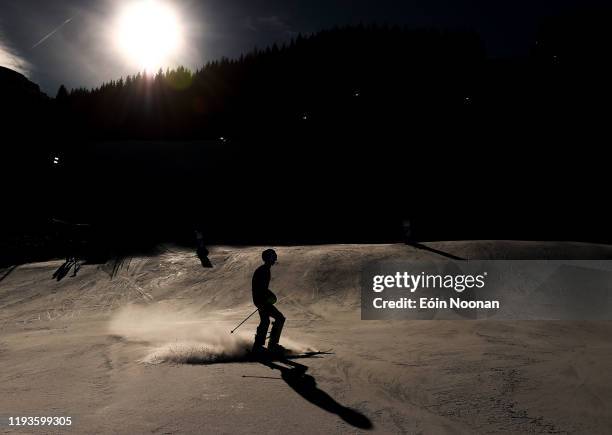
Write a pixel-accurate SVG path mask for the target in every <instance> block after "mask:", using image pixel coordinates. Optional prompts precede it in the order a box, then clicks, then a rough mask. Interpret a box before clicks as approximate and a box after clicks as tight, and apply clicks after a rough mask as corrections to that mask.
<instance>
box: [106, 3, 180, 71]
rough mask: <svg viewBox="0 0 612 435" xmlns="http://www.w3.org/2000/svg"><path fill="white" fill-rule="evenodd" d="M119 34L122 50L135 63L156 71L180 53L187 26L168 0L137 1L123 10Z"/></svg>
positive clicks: (118, 43) (142, 67)
mask: <svg viewBox="0 0 612 435" xmlns="http://www.w3.org/2000/svg"><path fill="white" fill-rule="evenodd" d="M126 3H127V2H126ZM115 37H116V43H117V47H118V49H119V51H120V52H121V53H122V55H123V56H125V58H126V59H127V60H128V61H129V62H130V63H131V64H133V65H134V66H136V67H138V68H140V69H146V70H147V71H150V72H154V71H156V70H157V69H159V68H164V67H167V66H170V65H169V64H170V63H171V62H172V60H173V58H175V57H176V56H177V55H178V52H179V51H180V49H181V45H182V43H183V41H182V40H183V29H182V27H181V20H180V18H179V15H178V12H177V11H176V10H175V9H174V8H172V7H171V6H170V5H169V4H168V3H167V2H164V1H162V0H135V1H132V2H130V3H128V4H126V5H125V6H124V7H123V9H122V10H121V11H120V13H119V16H118V19H117V25H116V35H115Z"/></svg>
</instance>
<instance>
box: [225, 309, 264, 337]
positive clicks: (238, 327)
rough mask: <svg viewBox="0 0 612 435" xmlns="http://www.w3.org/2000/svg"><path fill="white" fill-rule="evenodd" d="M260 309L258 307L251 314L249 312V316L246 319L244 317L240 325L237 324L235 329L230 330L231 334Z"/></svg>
mask: <svg viewBox="0 0 612 435" xmlns="http://www.w3.org/2000/svg"><path fill="white" fill-rule="evenodd" d="M258 311H259V308H257V309H256V310H255V311H253V312H252V313H251V314H249V317H247V318H246V319H244V320H243V321H242V322H240V323H239V324H238V326H236V327H235V328H234V329H232V330H231V331H230V334H233V333H234V331H235V330H236V329H238V328H240V327H241V326H242V324H243V323H244V322H246V321H247V320H249V319H250V318H251V316H252V315H253V314H255V313H256V312H258Z"/></svg>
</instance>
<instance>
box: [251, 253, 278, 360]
mask: <svg viewBox="0 0 612 435" xmlns="http://www.w3.org/2000/svg"><path fill="white" fill-rule="evenodd" d="M261 258H262V259H263V261H264V264H262V265H261V266H259V267H258V268H257V270H256V271H255V273H254V274H253V281H252V284H253V287H252V288H253V303H254V304H255V306H256V307H257V308H258V309H259V318H260V319H261V320H260V322H259V326H258V327H257V333H256V334H255V343H254V344H253V352H254V353H258V352H259V353H261V352H263V351H264V344H265V342H266V335H267V334H268V327H269V326H270V317H271V318H273V319H274V324H273V325H272V331H270V340H269V341H268V350H269V351H271V352H275V353H283V352H284V351H285V348H284V347H283V346H281V345H280V344H278V341H279V340H280V336H281V332H282V330H283V325H284V324H285V316H283V314H282V313H281V312H280V311H278V309H277V308H276V307H275V306H274V304H275V303H276V295H275V294H274V293H272V291H271V290H270V289H269V288H268V286H269V285H270V278H271V274H270V269H271V267H272V266H273V265H274V263H276V260H277V259H278V256H277V255H276V252H275V251H274V249H266V250H265V251H263V253H262V254H261Z"/></svg>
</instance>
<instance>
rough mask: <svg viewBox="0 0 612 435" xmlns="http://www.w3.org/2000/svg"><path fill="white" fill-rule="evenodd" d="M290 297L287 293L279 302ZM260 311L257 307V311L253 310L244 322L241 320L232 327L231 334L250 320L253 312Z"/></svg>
mask: <svg viewBox="0 0 612 435" xmlns="http://www.w3.org/2000/svg"><path fill="white" fill-rule="evenodd" d="M288 297H289V296H288V295H287V296H285V297H284V298H280V300H279V301H278V302H280V301H282V300H283V299H287V298H288ZM278 302H277V303H278ZM258 311H259V308H257V309H256V310H255V311H253V312H252V313H251V314H249V317H247V318H246V319H244V320H243V321H242V322H240V323H239V324H238V326H236V327H235V328H234V329H232V330H231V331H230V334H233V333H234V331H235V330H236V329H238V328H240V327H241V326H242V324H243V323H244V322H246V321H247V320H249V319H250V318H251V317H252V316H253V314H255V313H256V312H258Z"/></svg>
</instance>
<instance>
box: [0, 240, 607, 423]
mask: <svg viewBox="0 0 612 435" xmlns="http://www.w3.org/2000/svg"><path fill="white" fill-rule="evenodd" d="M424 248H426V249H416V248H414V247H408V246H404V245H324V246H298V247H280V248H277V251H278V253H279V264H278V265H276V266H274V268H273V279H272V283H271V288H272V289H273V290H274V291H275V292H276V293H277V295H278V296H279V299H280V301H279V304H278V307H279V308H280V309H281V310H282V311H283V312H284V313H285V315H286V316H287V318H288V321H287V324H286V329H285V334H284V336H283V340H282V342H283V343H284V344H286V345H288V346H290V347H292V348H294V349H296V350H298V351H304V350H308V349H321V350H327V349H333V352H334V354H333V355H323V356H321V357H318V358H309V359H299V360H295V362H297V363H300V364H304V365H306V366H308V367H309V370H308V373H309V376H311V377H305V378H303V379H301V380H296V379H295V378H293V377H291V372H289V371H287V370H286V369H283V368H279V367H272V369H271V367H268V366H265V365H262V364H260V363H255V362H249V361H247V360H246V359H245V353H246V349H248V347H249V346H250V343H251V340H252V337H253V334H254V329H255V327H256V324H257V315H255V316H254V317H253V318H251V320H250V321H248V322H247V323H245V325H243V326H242V327H241V328H240V329H239V330H238V333H237V334H230V333H229V331H230V330H231V329H232V328H233V327H234V326H235V325H236V324H237V323H238V322H240V321H241V320H242V319H243V318H244V317H246V316H247V315H248V314H250V313H251V312H252V310H253V306H252V304H251V301H250V279H251V274H252V272H253V270H254V269H255V268H256V267H257V265H258V264H259V263H260V259H259V255H260V252H261V250H262V248H261V247H248V248H234V247H216V248H212V249H211V256H210V259H211V261H212V263H213V264H214V266H215V267H214V268H213V269H204V268H202V267H201V265H200V263H199V260H198V259H197V258H196V257H195V254H194V253H193V252H190V251H186V250H182V249H177V248H168V247H166V248H165V249H163V250H162V252H161V253H160V254H159V255H156V256H152V257H134V258H130V259H126V260H124V261H123V262H121V263H117V264H114V263H108V264H105V265H85V266H83V268H82V269H81V271H80V272H79V275H78V276H77V277H76V278H71V277H66V278H64V279H63V280H62V281H60V282H57V281H55V280H52V279H51V276H52V274H53V272H54V271H55V270H56V269H57V268H58V267H59V266H60V265H61V262H58V261H55V262H47V263H37V264H28V265H23V266H19V267H18V268H16V269H15V270H13V271H11V272H10V273H9V274H8V275H6V277H5V278H4V279H3V280H2V281H0V307H1V310H0V365H1V366H2V370H1V371H0V410H2V411H0V414H2V415H10V414H13V415H41V413H42V414H44V415H65V416H73V418H74V420H75V423H74V425H73V427H72V428H71V429H70V431H73V432H74V433H84V432H86V433H144V432H148V433H174V432H177V433H178V432H180V433H237V432H248V433H287V432H291V431H294V432H297V433H330V432H331V433H334V432H348V433H354V432H359V431H362V430H371V431H373V432H379V433H490V432H494V433H517V432H525V431H530V432H555V433H556V432H576V433H610V432H612V412H611V411H612V405H610V403H611V399H612V374H610V372H609V370H608V367H609V366H610V365H611V363H612V344H611V343H610V340H609V337H610V334H611V332H612V323H610V322H536V321H531V322H493V321H489V322H486V321H411V322H410V321H361V320H360V312H359V271H360V270H361V268H362V267H364V265H366V264H367V263H368V262H369V261H372V260H377V259H434V258H443V257H442V255H441V254H444V253H447V254H452V255H454V256H458V257H461V258H470V259H513V258H514V259H526V258H533V259H536V258H547V259H553V258H571V259H587V258H588V259H605V258H612V247H609V246H603V245H589V244H580V243H543V242H513V241H508V242H503V241H484V242H439V243H432V244H428V245H427V246H425V247H424ZM435 251H439V253H437V252H435ZM6 272H8V270H7V271H0V277H2V276H5V274H6ZM0 432H2V433H4V432H6V433H10V430H9V428H7V427H0Z"/></svg>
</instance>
